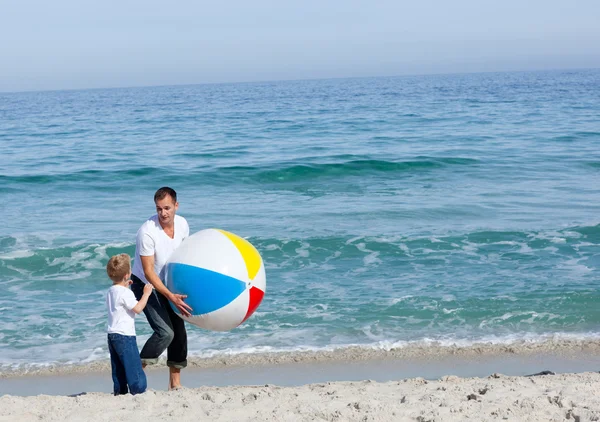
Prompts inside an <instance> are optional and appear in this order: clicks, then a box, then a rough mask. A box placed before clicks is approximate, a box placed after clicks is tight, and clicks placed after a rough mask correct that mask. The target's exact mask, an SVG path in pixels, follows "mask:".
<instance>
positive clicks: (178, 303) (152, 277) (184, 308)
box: [140, 255, 192, 316]
mask: <svg viewBox="0 0 600 422" xmlns="http://www.w3.org/2000/svg"><path fill="white" fill-rule="evenodd" d="M140 259H141V260H142V268H143V269H144V275H145V276H146V280H148V282H149V283H150V284H152V285H153V286H154V288H155V289H156V291H157V292H158V293H160V294H161V295H163V296H164V297H166V298H167V299H169V300H170V301H171V302H172V303H173V305H175V307H176V308H177V309H179V312H181V313H182V314H183V315H185V316H190V315H191V314H190V312H191V311H192V308H191V307H190V305H188V304H187V303H185V302H184V301H183V299H185V298H186V297H187V296H185V295H179V294H174V293H171V291H170V290H169V289H167V286H165V284H164V283H163V282H162V280H161V279H160V278H159V277H158V275H157V274H156V272H155V271H154V256H152V255H150V256H140Z"/></svg>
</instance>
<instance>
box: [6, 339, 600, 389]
mask: <svg viewBox="0 0 600 422" xmlns="http://www.w3.org/2000/svg"><path fill="white" fill-rule="evenodd" d="M536 355H552V356H556V357H564V358H565V359H568V358H569V356H572V355H584V356H590V357H598V358H599V359H600V339H598V340H566V339H558V340H553V339H551V340H547V341H541V342H540V341H534V342H529V341H525V340H520V341H516V342H513V343H509V344H503V343H501V344H497V343H489V342H481V343H474V344H472V345H468V346H460V345H441V344H440V343H438V342H432V343H431V344H426V345H423V344H408V345H406V346H404V347H392V348H389V349H387V348H373V347H368V346H347V347H340V348H332V349H330V350H319V351H281V352H258V353H235V354H233V353H232V354H228V353H222V354H219V355H216V356H211V357H197V356H191V357H189V358H188V369H219V368H231V367H243V366H249V365H250V366H272V365H284V364H312V363H333V364H335V363H339V362H362V361H375V360H382V361H383V360H406V359H408V360H415V359H416V360H422V359H429V360H443V359H446V358H449V357H461V358H465V359H467V358H498V359H502V358H503V357H506V356H524V357H527V356H536ZM165 362H166V359H165V357H164V356H162V357H161V359H160V361H159V364H158V366H161V365H164V364H165ZM103 372H110V360H109V358H108V355H107V358H106V359H104V360H97V361H93V362H89V363H76V364H49V365H43V366H32V367H28V368H0V380H1V379H6V378H14V377H24V376H25V377H26V376H51V375H70V374H86V373H103Z"/></svg>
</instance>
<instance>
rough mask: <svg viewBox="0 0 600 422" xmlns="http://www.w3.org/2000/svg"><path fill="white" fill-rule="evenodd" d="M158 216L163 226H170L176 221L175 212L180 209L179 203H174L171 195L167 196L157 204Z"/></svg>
mask: <svg viewBox="0 0 600 422" xmlns="http://www.w3.org/2000/svg"><path fill="white" fill-rule="evenodd" d="M155 204H156V214H158V219H159V220H160V224H161V226H170V225H172V224H173V222H174V221H175V212H176V211H177V208H179V203H177V202H175V201H173V198H172V197H171V196H170V195H167V196H165V197H164V198H163V199H159V200H157V201H156V202H155Z"/></svg>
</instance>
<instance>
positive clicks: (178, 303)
mask: <svg viewBox="0 0 600 422" xmlns="http://www.w3.org/2000/svg"><path fill="white" fill-rule="evenodd" d="M186 297H187V295H178V294H175V293H173V294H172V295H171V297H170V298H169V300H170V301H171V302H173V305H175V307H176V308H177V309H179V312H181V314H182V315H183V316H187V317H189V316H191V315H192V314H191V312H192V308H191V307H190V305H188V304H187V303H185V302H184V301H183V299H185V298H186Z"/></svg>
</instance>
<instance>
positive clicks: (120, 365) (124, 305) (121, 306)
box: [106, 253, 152, 396]
mask: <svg viewBox="0 0 600 422" xmlns="http://www.w3.org/2000/svg"><path fill="white" fill-rule="evenodd" d="M106 273H107V274H108V277H109V278H110V279H111V280H112V282H113V285H112V287H111V288H110V289H109V290H108V294H107V295H106V307H107V308H108V330H107V332H108V350H109V352H110V364H111V367H112V379H113V383H114V388H113V390H114V391H113V392H114V394H115V396H116V395H119V394H127V393H128V388H127V387H128V386H129V392H131V394H140V393H143V392H144V391H146V374H144V371H143V370H142V361H141V359H140V355H139V352H138V347H137V342H136V338H135V320H134V317H135V314H139V313H140V312H142V311H143V310H144V307H145V306H146V303H147V302H148V298H149V297H150V295H151V294H152V284H146V285H145V286H144V292H143V294H142V297H141V299H140V301H139V302H138V301H137V300H136V298H135V296H134V295H133V292H132V291H131V290H130V289H129V285H130V284H131V280H130V278H129V277H131V258H130V257H129V255H127V254H126V253H122V254H120V255H115V256H113V257H112V258H110V260H109V261H108V264H107V265H106Z"/></svg>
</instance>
